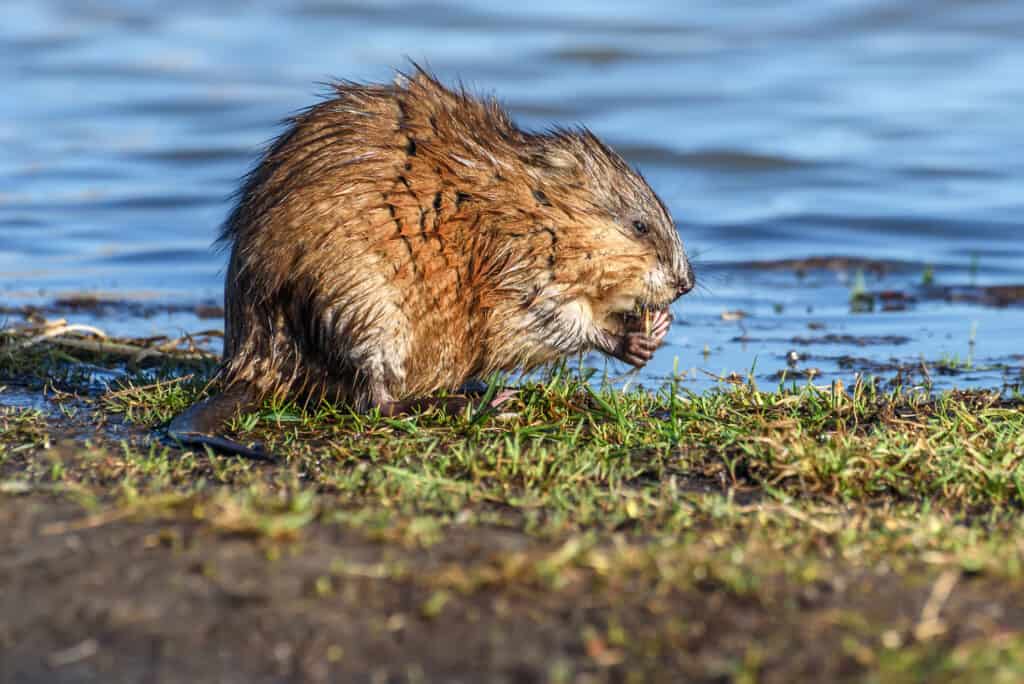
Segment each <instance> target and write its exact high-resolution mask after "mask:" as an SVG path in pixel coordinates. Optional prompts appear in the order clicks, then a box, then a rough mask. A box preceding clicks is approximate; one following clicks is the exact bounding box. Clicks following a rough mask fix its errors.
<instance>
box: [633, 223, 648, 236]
mask: <svg viewBox="0 0 1024 684" xmlns="http://www.w3.org/2000/svg"><path fill="white" fill-rule="evenodd" d="M633 230H635V231H636V232H637V234H638V235H647V231H649V230H650V228H648V227H647V224H646V223H644V222H643V221H633Z"/></svg>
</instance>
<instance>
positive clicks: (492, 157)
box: [170, 65, 694, 455]
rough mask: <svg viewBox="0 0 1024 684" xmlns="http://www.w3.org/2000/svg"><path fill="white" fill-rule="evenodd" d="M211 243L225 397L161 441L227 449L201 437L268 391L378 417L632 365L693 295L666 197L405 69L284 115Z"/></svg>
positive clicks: (590, 144)
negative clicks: (496, 383) (491, 385)
mask: <svg viewBox="0 0 1024 684" xmlns="http://www.w3.org/2000/svg"><path fill="white" fill-rule="evenodd" d="M220 241H221V242H222V243H224V244H225V245H228V246H230V250H231V257H230V262H229V265H228V270H227V276H226V279H225V284H224V301H225V315H224V319H225V320H224V323H225V335H224V359H223V363H222V366H221V368H220V371H219V374H218V379H219V381H220V382H221V383H222V385H223V387H224V391H223V392H222V393H221V394H219V395H215V396H213V397H212V398H211V399H207V400H205V401H203V402H200V403H198V404H196V405H195V406H193V407H192V408H191V409H189V410H188V411H186V412H185V413H184V414H182V415H181V416H179V417H178V418H177V419H175V421H174V422H173V423H172V425H171V429H170V434H171V435H172V436H173V437H176V438H177V439H179V440H180V441H183V442H187V443H194V444H207V445H209V446H213V447H215V448H226V449H228V450H230V451H235V452H236V453H244V451H239V449H237V448H235V447H237V446H239V445H235V444H234V443H233V442H230V441H228V440H224V439H222V438H217V437H212V436H211V435H210V434H209V433H212V432H216V431H217V430H218V429H219V428H220V427H221V425H222V423H223V422H224V421H225V420H226V419H227V418H228V417H230V416H231V414H233V413H236V412H237V411H239V410H241V409H244V408H246V407H249V406H252V405H254V404H255V403H257V402H259V401H261V400H262V399H264V398H266V397H268V396H271V395H275V396H282V397H289V398H293V399H297V400H301V401H305V402H309V401H319V400H321V399H328V400H331V401H334V402H341V403H344V404H346V405H349V406H350V407H352V408H353V409H355V410H356V411H360V412H364V411H368V410H370V409H374V408H376V409H379V410H380V411H381V412H382V413H385V414H389V415H394V414H397V413H402V412H405V411H408V410H411V409H413V408H415V407H417V406H425V405H429V404H430V400H429V397H431V395H433V394H434V393H436V392H438V391H440V390H455V389H456V388H459V387H460V386H462V385H464V384H465V383H466V382H467V381H469V380H472V379H478V378H484V377H487V376H488V375H490V374H491V373H493V372H496V371H504V372H509V371H514V370H529V369H531V368H534V367H536V366H538V365H540V364H544V363H547V362H551V361H554V360H557V359H560V358H563V357H565V356H567V355H571V354H576V353H579V352H584V351H588V350H592V349H597V350H600V351H602V352H604V353H606V354H609V355H611V356H613V357H615V358H618V359H621V360H623V361H625V362H627V363H630V364H632V365H634V366H642V365H644V364H645V363H647V361H648V360H650V358H651V357H652V355H653V354H654V352H655V350H656V349H657V348H658V347H659V346H660V344H661V342H662V340H663V339H664V337H665V334H666V333H667V331H668V327H669V324H670V321H671V316H670V314H669V313H668V307H669V305H670V304H671V303H672V302H673V301H675V300H676V299H677V298H678V297H680V296H681V295H683V294H685V293H686V292H688V291H689V290H690V289H692V288H693V285H694V275H693V271H692V269H691V267H690V262H689V259H688V258H687V255H686V251H685V249H684V247H683V243H682V241H681V239H680V237H679V233H678V232H677V230H676V227H675V223H674V222H673V220H672V217H671V216H670V214H669V212H668V210H667V209H666V207H665V205H664V203H663V202H662V201H661V200H660V199H659V198H658V196H657V195H656V194H655V193H654V191H653V190H652V189H651V188H650V186H649V185H648V184H647V182H646V181H645V180H644V178H643V177H642V176H641V175H640V174H639V173H638V172H637V171H635V170H634V169H632V168H631V167H630V166H629V164H627V163H626V162H625V161H624V160H623V159H622V158H621V157H620V156H619V155H618V154H616V153H615V152H614V151H612V149H611V148H609V147H608V146H607V145H605V144H604V143H602V142H601V141H600V140H599V139H598V138H597V137H596V136H595V135H594V134H593V133H591V132H590V131H589V130H587V129H585V128H573V129H564V128H557V129H552V130H550V131H548V132H545V133H532V132H526V131H523V130H521V129H519V128H517V127H516V125H515V124H514V123H513V122H512V120H511V118H510V117H509V115H508V114H507V113H506V111H505V110H504V109H503V108H502V107H501V106H500V105H499V104H498V103H497V102H496V101H495V100H493V99H490V98H487V99H482V98H478V97H475V96H473V95H471V94H469V93H467V92H466V90H465V89H464V88H459V89H458V90H452V89H448V88H446V87H445V86H443V85H442V84H441V83H440V82H439V81H438V80H437V79H436V78H435V77H434V76H432V75H430V74H429V73H427V72H426V71H424V70H423V69H421V68H420V67H418V66H415V65H414V69H413V71H412V72H411V73H409V74H403V73H399V75H398V77H397V78H396V80H395V82H394V83H393V84H389V85H382V84H360V83H354V82H343V83H340V84H337V85H335V86H333V92H332V93H331V95H330V97H329V98H327V99H325V100H324V101H322V102H320V103H318V104H316V105H314V106H312V107H310V108H309V109H306V110H304V111H303V112H302V113H300V114H298V115H297V116H295V117H293V118H292V119H290V120H289V121H288V127H287V130H286V131H285V132H284V133H283V134H282V135H281V136H280V137H279V138H277V139H276V141H274V142H273V143H272V144H271V145H270V147H269V148H268V150H267V151H266V153H265V154H264V156H263V157H262V159H261V160H260V161H259V162H258V164H257V166H256V167H255V168H254V169H253V171H252V172H251V173H250V174H249V175H248V176H247V178H246V180H245V181H244V184H243V186H242V188H241V191H240V192H239V195H238V200H237V204H236V205H235V207H234V209H233V210H232V212H231V214H230V216H229V217H228V219H227V221H226V223H225V225H224V228H223V232H222V235H221V237H220ZM637 312H646V314H647V316H646V318H647V322H646V325H644V324H642V323H641V322H640V319H641V317H638V316H637V315H636V314H637ZM448 405H449V406H450V405H451V404H448ZM247 455H253V454H252V453H249V454H247Z"/></svg>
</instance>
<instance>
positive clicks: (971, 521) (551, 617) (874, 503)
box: [0, 323, 1024, 682]
mask: <svg viewBox="0 0 1024 684" xmlns="http://www.w3.org/2000/svg"><path fill="white" fill-rule="evenodd" d="M60 326H64V327H63V328H61V327H60ZM99 332H100V331H90V330H86V329H74V328H73V327H70V326H68V325H67V324H66V323H62V324H45V323H39V324H36V325H35V326H34V327H32V326H30V327H27V328H20V329H14V330H8V331H5V332H4V333H3V335H2V337H0V386H7V387H9V388H17V389H18V391H19V392H20V393H22V394H23V393H25V392H35V393H37V394H39V395H40V396H45V397H46V400H47V401H46V403H47V405H48V406H49V407H50V408H49V410H45V411H44V410H39V409H38V408H31V407H26V406H25V405H23V404H19V405H17V406H0V519H2V520H3V525H0V586H3V587H4V588H5V591H4V593H3V618H4V620H3V623H2V626H0V643H2V648H3V653H4V657H3V659H2V660H0V680H4V681H20V680H36V681H52V680H61V681H72V680H74V681H111V680H133V679H134V680H149V681H155V680H160V681H183V682H184V681H197V680H224V681H278V680H282V679H294V680H301V681H346V680H380V681H388V680H390V681H406V680H417V681H421V680H446V679H461V680H475V679H479V678H481V677H483V678H485V679H496V680H509V681H680V680H693V681H769V682H772V681H774V682H791V681H836V680H839V679H864V678H866V679H871V680H875V681H1017V680H1019V679H1020V678H1021V677H1022V676H1024V600H1022V599H1021V596H1024V573H1022V568H1024V545H1022V544H1021V543H1020V539H1021V535H1022V533H1024V523H1022V518H1021V515H1020V511H1021V506H1022V504H1024V400H1022V398H1021V397H1020V396H1019V395H1018V394H1015V393H1013V392H1006V391H994V392H983V391H972V392H947V393H943V394H933V393H929V392H924V391H909V390H906V389H901V388H897V389H884V388H883V385H882V383H868V382H861V383H857V384H855V385H853V386H851V387H844V386H843V385H842V384H841V383H833V384H831V385H829V386H825V387H820V386H816V385H814V384H811V383H810V382H808V381H803V382H802V383H801V384H799V385H792V384H790V385H788V386H781V387H778V388H774V389H772V390H765V389H762V388H758V387H757V386H756V385H754V384H753V383H752V382H750V381H739V382H737V383H735V384H723V386H722V387H721V388H720V389H719V390H718V391H714V392H710V393H706V394H703V395H695V394H692V393H689V392H686V391H684V390H681V389H680V388H679V386H677V385H676V384H674V383H672V382H669V383H666V385H665V386H663V387H662V388H660V389H659V390H658V391H655V392H650V391H643V390H632V391H621V390H618V389H615V388H609V387H597V386H595V385H594V384H593V383H592V382H589V381H587V379H586V378H581V377H580V376H579V375H578V374H576V373H572V372H569V371H568V370H566V369H565V368H558V369H553V370H552V371H551V373H550V375H549V376H548V377H545V378H543V379H539V380H538V379H535V380H531V381H527V382H524V383H523V385H522V387H521V389H520V391H519V393H518V394H517V396H516V397H515V398H514V399H512V400H510V401H509V402H507V403H506V404H503V405H502V406H501V412H500V413H499V412H487V413H478V414H474V413H472V412H467V413H465V414H458V415H445V414H443V413H439V412H431V413H423V414H419V415H412V416H405V417H399V418H385V417H381V416H379V415H373V414H371V415H355V414H353V413H352V412H351V411H349V410H348V409H347V408H345V407H343V406H331V405H323V406H319V407H316V408H315V409H314V410H310V411H304V410H302V409H301V408H300V407H297V406H294V405H290V404H287V403H268V404H267V405H265V406H264V407H263V408H262V410H261V411H260V412H258V413H256V414H252V415H247V416H242V417H240V418H239V419H238V420H237V421H235V423H234V425H233V426H232V432H233V434H234V435H235V436H237V437H239V438H241V439H244V440H259V441H263V442H265V443H266V444H267V445H268V446H269V447H271V448H272V450H273V451H274V453H277V454H281V455H282V459H281V461H280V462H279V463H276V464H265V463H253V462H247V461H242V460H238V459H233V458H227V457H220V456H215V455H212V454H206V453H197V452H188V451H181V450H179V449H177V448H173V447H171V446H169V445H167V444H165V443H164V442H163V441H161V438H160V429H161V427H162V426H163V425H165V424H166V422H167V421H168V420H169V419H170V418H171V417H172V416H173V415H175V414H176V413H177V412H178V411H180V410H181V409H182V408H184V407H185V406H187V405H189V404H190V403H191V402H192V401H194V400H195V399H196V398H198V397H200V396H201V395H202V393H203V392H204V391H205V386H206V382H207V380H208V379H209V377H210V375H211V374H212V372H213V370H214V367H215V366H214V363H213V361H214V359H212V358H211V355H210V354H209V353H207V352H204V351H203V345H202V344H200V343H199V342H198V341H197V340H195V339H192V340H126V339H120V340H107V339H105V338H103V337H101V336H100V335H99V334H98V333H99ZM69 341H77V342H81V343H84V342H88V343H89V344H68V342H69ZM147 350H152V351H153V352H154V353H146V352H147ZM82 367H85V368H86V369H88V370H87V371H80V370H76V369H81V368H82ZM95 369H106V370H107V371H109V372H111V373H112V375H111V377H113V378H114V379H113V380H112V381H111V382H110V383H108V384H107V385H106V386H104V387H102V388H97V386H96V384H95V383H93V382H90V379H89V378H90V375H91V373H93V372H94V371H95ZM6 391H10V390H6ZM6 391H0V405H2V404H3V403H4V402H3V399H4V395H5V392H6ZM482 673H484V674H482Z"/></svg>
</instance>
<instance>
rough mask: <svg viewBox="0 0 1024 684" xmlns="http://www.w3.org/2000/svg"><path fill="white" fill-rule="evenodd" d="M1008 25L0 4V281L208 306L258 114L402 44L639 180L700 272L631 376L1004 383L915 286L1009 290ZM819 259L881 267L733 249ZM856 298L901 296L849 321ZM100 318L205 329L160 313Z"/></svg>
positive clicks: (805, 15) (1000, 360)
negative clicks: (935, 376)
mask: <svg viewBox="0 0 1024 684" xmlns="http://www.w3.org/2000/svg"><path fill="white" fill-rule="evenodd" d="M1022 34H1024V4H1022V3H1019V2H1014V1H1013V0H1002V1H998V0H993V1H990V2H981V3H959V2H951V1H949V0H932V1H925V0H907V1H905V2H897V3H894V2H891V1H889V0H874V1H868V2H865V1H860V0H858V1H856V2H855V1H852V0H831V1H828V2H824V1H822V0H814V1H811V0H805V1H801V2H796V3H788V4H787V5H786V6H785V9H780V6H778V5H777V4H775V3H720V2H712V1H711V0H707V1H705V2H689V3H678V2H669V1H668V0H664V1H662V2H650V3H644V4H642V6H641V4H639V3H633V4H631V5H629V6H628V7H625V6H623V5H622V4H621V3H610V2H609V3H594V2H582V1H578V2H567V3H534V2H519V3H513V4H511V5H507V4H499V3H490V2H483V1H482V0H475V1H472V2H457V3H438V2H418V3H405V2H364V3H359V2H314V1H313V0H305V1H302V0H296V1H293V2H287V1H285V0H278V1H273V0H263V1H261V2H256V3H252V2H244V3H243V2H240V1H231V2H221V3H200V2H196V1H195V0H179V1H178V2H175V3H170V2H166V1H161V0H146V1H144V2H137V3H131V4H128V3H123V2H118V1H115V0H92V1H89V2H73V1H71V0H64V1H62V0H42V1H40V0H7V1H6V2H5V3H4V22H3V24H2V26H0V78H2V80H3V85H4V94H3V96H2V97H0V146H2V148H3V150H4V153H3V154H2V155H0V297H2V299H3V300H4V304H5V305H7V306H16V305H19V304H24V303H30V302H35V303H38V302H47V301H52V300H54V299H55V298H58V297H61V296H65V295H67V294H69V293H75V292H82V291H86V292H101V293H107V294H108V295H110V296H115V297H121V298H131V299H137V298H140V297H142V298H145V299H146V300H147V301H151V300H157V301H166V302H175V303H182V302H191V303H196V302H203V301H208V300H213V301H216V300H217V299H219V296H220V278H221V268H222V266H223V255H222V254H220V253H218V252H216V251H214V250H212V249H211V248H210V243H211V242H212V239H213V237H214V235H215V233H216V230H217V227H218V224H219V223H220V222H221V220H222V219H223V217H224V215H225V214H226V211H227V208H228V206H229V197H230V194H231V192H232V191H233V190H234V189H235V187H236V185H237V183H238V179H239V177H240V176H241V175H242V174H243V173H244V172H245V171H246V169H247V168H248V166H249V165H250V164H251V163H252V162H253V160H254V159H255V157H256V155H257V153H258V150H259V149H260V147H261V145H262V144H263V143H265V141H267V140H268V139H269V138H271V137H272V136H274V135H275V134H276V133H277V132H278V131H279V130H280V129H279V128H278V127H277V124H276V122H277V121H278V120H279V119H281V118H282V117H283V116H285V115H287V114H289V113H291V112H294V111H295V110H296V109H298V108H300V107H303V106H305V105H307V104H309V103H310V102H312V101H313V100H314V98H315V95H316V92H317V88H316V86H315V85H314V83H315V82H317V81H325V80H329V79H330V78H331V77H333V76H337V77H345V78H354V79H370V80H382V79H388V78H390V70H391V68H392V67H395V66H401V65H402V64H403V59H404V57H405V56H409V57H412V58H415V59H417V60H421V61H424V62H425V63H427V64H429V66H430V67H431V68H432V69H434V70H435V71H437V72H438V73H439V74H440V75H441V76H442V78H444V79H447V80H453V79H456V78H461V79H462V80H463V81H465V82H466V83H467V84H468V85H470V86H471V87H474V88H476V89H478V90H481V91H484V92H488V93H495V94H497V95H498V96H499V97H500V98H501V99H502V100H503V101H505V102H506V103H507V104H508V105H509V107H510V108H511V110H512V111H513V113H514V114H515V115H516V117H517V119H518V120H519V121H520V123H522V124H523V125H526V126H529V127H543V126H546V125H549V124H551V123H554V122H560V123H574V122H585V123H586V124H587V125H588V126H590V127H591V128H592V129H594V130H595V131H596V132H597V133H598V134H599V135H601V136H602V137H604V138H605V139H607V140H608V141H609V142H611V143H612V144H613V145H614V146H616V147H617V148H618V149H619V150H620V151H622V152H623V154H624V155H625V156H626V157H627V158H628V159H630V161H632V162H633V163H635V164H637V165H639V166H640V167H641V168H642V169H643V171H644V173H645V175H646V176H647V177H648V178H649V179H650V181H651V183H652V185H654V186H655V188H656V189H658V190H659V192H660V193H661V194H662V196H663V197H664V199H665V200H666V202H667V204H668V205H669V207H670V208H671V210H672V211H673V213H674V214H675V216H676V218H677V220H678V223H679V226H680V229H681V231H682V232H683V236H684V239H685V241H686V242H687V244H688V246H689V247H690V249H691V250H692V251H694V252H695V253H696V254H697V256H698V259H697V261H698V275H699V278H700V279H701V281H702V287H701V288H700V290H699V292H697V293H695V294H693V295H691V296H689V297H687V298H686V299H685V300H683V303H682V304H681V306H680V307H679V310H678V311H677V320H678V324H677V325H676V326H675V327H674V328H673V331H672V333H671V336H670V340H671V345H670V346H669V348H668V350H667V351H663V352H662V353H660V354H659V356H658V358H657V360H656V362H655V364H653V366H652V367H651V368H650V369H649V370H648V371H647V372H646V374H645V375H644V376H642V377H644V378H647V379H651V378H652V377H655V376H658V375H663V374H665V373H667V372H670V371H671V369H672V366H673V357H674V356H677V357H678V358H679V366H678V367H679V368H680V369H683V370H686V369H691V368H702V369H705V370H707V371H710V372H712V373H715V374H720V373H723V372H729V371H746V370H749V369H750V368H751V367H752V366H753V367H755V368H756V372H757V373H758V374H759V375H760V376H763V377H772V375H773V374H774V373H775V372H776V371H778V370H779V369H782V368H785V367H786V363H785V356H786V353H787V352H788V351H791V350H797V349H798V350H799V351H800V353H801V355H802V356H803V357H804V358H805V359H806V361H805V362H804V363H805V364H813V365H814V366H816V367H819V368H820V369H821V370H823V371H824V372H825V373H826V377H831V375H830V374H832V373H838V374H841V375H844V376H845V375H849V374H851V373H852V372H854V371H856V370H871V369H872V368H877V367H878V366H877V364H878V363H880V362H888V361H889V360H890V359H893V358H894V359H898V360H900V361H901V362H905V363H908V362H910V361H913V360H914V359H917V358H918V357H920V356H922V355H923V356H925V357H927V358H928V359H930V360H939V359H943V358H944V359H946V360H948V361H954V360H959V362H960V365H961V366H962V365H963V363H962V362H963V361H964V360H966V359H967V358H968V357H970V359H971V360H972V362H973V364H974V368H975V370H974V371H972V372H968V373H959V374H957V375H955V376H951V379H950V380H949V382H951V383H956V384H970V383H982V384H993V383H999V382H1002V381H1003V380H1004V379H1006V376H1007V374H1008V373H1009V374H1010V375H1011V376H1012V373H1013V372H1014V371H1005V370H1002V369H995V370H984V369H985V368H987V367H989V366H993V364H996V365H997V364H1010V365H1013V364H1016V365H1015V368H1016V369H1017V371H1016V372H1018V373H1019V367H1020V365H1021V364H1020V361H1019V360H1015V359H1014V358H1013V356H1012V355H1013V354H1015V353H1019V349H1020V343H1019V342H1020V339H1021V337H1022V332H1024V309H1022V308H1021V307H1020V306H1019V304H1018V305H1014V303H1013V302H1010V303H1011V307H1010V308H1006V309H1000V308H994V307H992V306H987V304H991V302H985V301H981V300H978V301H952V302H951V301H947V298H942V297H928V296H921V291H920V287H919V286H920V285H922V283H923V281H924V280H926V276H925V274H926V273H927V272H931V273H933V274H934V275H933V278H934V284H936V285H939V286H958V285H977V286H984V285H1017V284H1020V283H1024V239H1021V235H1020V233H1021V228H1022V219H1021V216H1022V215H1024V212H1022V209H1024V184H1022V182H1021V181H1022V177H1024V129H1022V128H1021V123H1020V122H1021V121H1024V79H1022V78H1020V74H1021V73H1024V49H1022V48H1021V47H1020V36H1021V35H1022ZM820 255H842V256H852V257H859V258H862V259H872V260H876V261H878V262H880V263H884V264H888V265H889V267H888V268H885V269H881V270H871V269H868V270H866V271H864V272H863V278H862V282H861V279H858V277H857V275H856V273H857V268H851V269H830V268H823V269H810V270H807V271H806V272H805V273H803V275H802V276H801V275H798V274H797V273H795V272H794V271H793V270H792V269H783V270H773V269H764V268H752V266H753V265H756V264H751V262H764V261H777V260H782V259H799V258H804V257H808V256H820ZM859 287H863V288H865V289H866V290H868V291H869V292H870V293H873V294H875V295H878V294H880V293H883V291H900V292H903V293H907V295H908V296H909V297H910V299H907V300H906V305H905V306H902V307H901V308H899V309H898V310H885V309H886V307H883V306H879V307H876V308H875V309H874V310H873V311H871V312H866V313H859V314H856V315H851V314H850V309H849V300H850V294H851V291H852V290H854V289H857V288H859ZM878 301H879V302H881V301H882V300H881V299H879V300H878ZM1002 303H1005V302H1002ZM889 308H890V309H891V307H889ZM128 310H129V311H130V309H128ZM740 310H741V311H742V312H744V313H745V314H746V315H745V316H743V317H737V316H731V315H727V316H725V317H724V318H723V316H722V313H723V312H726V311H730V312H735V311H740ZM109 323H110V325H114V326H115V327H122V328H124V329H125V331H134V332H138V333H140V334H147V333H149V332H167V328H169V327H170V328H175V329H176V328H178V327H189V326H190V325H195V326H200V327H208V322H206V323H204V322H202V321H199V320H198V319H195V320H190V319H189V318H188V317H187V316H185V317H184V318H183V317H182V315H181V314H180V313H175V314H173V315H170V314H169V315H168V316H164V317H161V316H151V317H147V318H143V319H134V318H133V317H132V316H130V315H128V314H125V315H124V316H122V317H120V318H117V317H115V320H112V321H109ZM808 326H811V327H812V328H816V329H818V330H824V331H826V333H830V334H834V335H838V336H841V335H852V336H854V337H860V338H869V337H872V336H876V337H881V338H883V339H884V338H887V337H890V336H893V335H899V336H905V337H907V338H909V341H908V342H906V343H904V344H900V345H888V344H884V343H880V344H871V345H865V346H863V347H858V346H857V345H853V344H849V345H845V346H844V345H834V344H833V345H824V344H819V343H814V342H812V343H810V344H801V343H800V340H801V339H804V340H807V339H810V340H814V339H816V338H821V337H822V334H818V333H817V332H815V330H809V329H808ZM972 342H973V343H972ZM837 346H838V348H836V347H837ZM850 359H854V361H855V362H851V361H850ZM858 359H859V363H860V365H857V363H856V361H857V360H858ZM844 364H845V365H844ZM851 364H852V365H851ZM872 364H875V365H874V366H873V365H872ZM613 370H614V369H613ZM972 373H973V374H972ZM695 375H696V376H697V377H698V378H699V380H700V383H707V382H709V379H708V378H709V376H707V375H705V374H704V373H700V372H696V373H695ZM1011 379H1012V378H1011ZM1018 380H1019V378H1018ZM700 383H695V385H694V386H701V385H700Z"/></svg>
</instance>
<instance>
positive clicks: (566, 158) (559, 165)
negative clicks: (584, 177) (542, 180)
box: [544, 146, 580, 171]
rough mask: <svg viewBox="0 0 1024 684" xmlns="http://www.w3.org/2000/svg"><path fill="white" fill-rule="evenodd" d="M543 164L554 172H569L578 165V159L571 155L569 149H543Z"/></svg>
mask: <svg viewBox="0 0 1024 684" xmlns="http://www.w3.org/2000/svg"><path fill="white" fill-rule="evenodd" d="M544 162H545V164H546V165H547V166H549V167H551V168H552V169H554V170H557V171H571V170H572V169H574V168H575V167H577V166H578V165H579V164H580V159H579V157H577V156H575V155H573V154H572V152H571V151H569V149H563V148H561V147H558V146H552V147H548V148H547V149H545V151H544Z"/></svg>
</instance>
